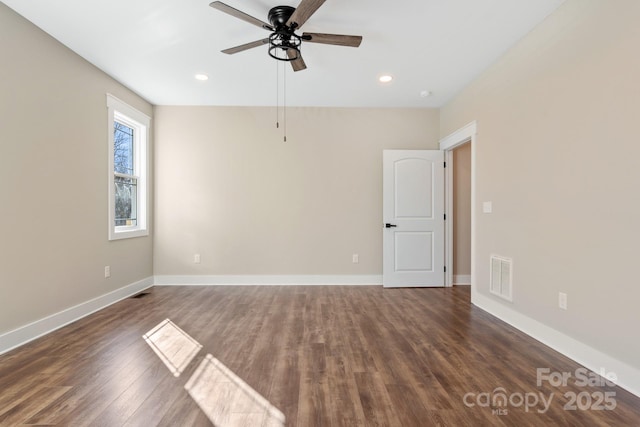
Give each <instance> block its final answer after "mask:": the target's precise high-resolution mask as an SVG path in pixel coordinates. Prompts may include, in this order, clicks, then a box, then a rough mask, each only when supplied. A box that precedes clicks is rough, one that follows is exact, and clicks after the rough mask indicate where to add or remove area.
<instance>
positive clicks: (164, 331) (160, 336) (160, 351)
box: [142, 319, 202, 377]
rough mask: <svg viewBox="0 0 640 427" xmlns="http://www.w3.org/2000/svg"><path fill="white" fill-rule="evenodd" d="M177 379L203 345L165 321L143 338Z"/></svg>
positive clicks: (167, 320) (170, 322) (169, 321)
mask: <svg viewBox="0 0 640 427" xmlns="http://www.w3.org/2000/svg"><path fill="white" fill-rule="evenodd" d="M142 337H143V338H144V340H145V341H146V342H147V344H149V346H150V347H151V348H152V349H153V351H154V352H155V353H156V354H157V355H158V357H159V358H160V360H162V361H163V362H164V364H165V365H166V366H167V368H169V371H171V373H172V374H173V376H175V377H179V376H180V374H181V373H182V371H184V370H185V368H186V367H187V366H189V363H191V360H193V358H194V357H195V355H196V354H198V352H199V351H200V349H201V348H202V345H201V344H200V343H199V342H198V341H196V340H194V339H193V338H191V337H190V336H189V334H187V333H186V332H184V331H183V330H182V329H180V328H179V327H178V326H176V325H175V324H174V323H173V322H172V321H171V320H169V319H165V320H163V321H162V322H160V324H158V325H157V326H156V327H154V328H153V329H151V330H150V331H149V332H147V333H146V334H145V335H143V336H142Z"/></svg>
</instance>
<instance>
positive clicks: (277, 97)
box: [276, 61, 280, 129]
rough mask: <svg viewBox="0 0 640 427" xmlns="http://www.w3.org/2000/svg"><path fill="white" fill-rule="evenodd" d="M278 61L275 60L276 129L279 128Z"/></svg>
mask: <svg viewBox="0 0 640 427" xmlns="http://www.w3.org/2000/svg"><path fill="white" fill-rule="evenodd" d="M279 62H280V61H276V129H279V128H280V64H279Z"/></svg>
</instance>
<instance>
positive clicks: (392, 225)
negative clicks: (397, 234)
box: [384, 223, 397, 228]
mask: <svg viewBox="0 0 640 427" xmlns="http://www.w3.org/2000/svg"><path fill="white" fill-rule="evenodd" d="M384 226H385V227H387V228H391V227H397V225H395V224H389V223H386V224H385V225H384Z"/></svg>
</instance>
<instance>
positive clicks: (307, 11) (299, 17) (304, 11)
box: [287, 0, 326, 28]
mask: <svg viewBox="0 0 640 427" xmlns="http://www.w3.org/2000/svg"><path fill="white" fill-rule="evenodd" d="M325 1H326V0H302V1H301V2H300V5H299V6H298V8H297V9H296V10H295V11H294V12H293V14H292V15H291V17H290V18H289V20H288V21H287V27H290V26H291V25H293V24H294V23H295V24H296V26H295V28H300V27H302V25H303V24H304V23H305V22H307V19H309V17H310V16H311V15H313V14H314V13H315V12H316V10H318V8H319V7H320V6H322V4H323V3H324V2H325Z"/></svg>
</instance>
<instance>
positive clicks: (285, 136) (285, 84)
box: [282, 66, 287, 142]
mask: <svg viewBox="0 0 640 427" xmlns="http://www.w3.org/2000/svg"><path fill="white" fill-rule="evenodd" d="M282 98H283V101H282V103H283V107H284V142H287V67H286V66H285V67H284V94H283V96H282Z"/></svg>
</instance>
